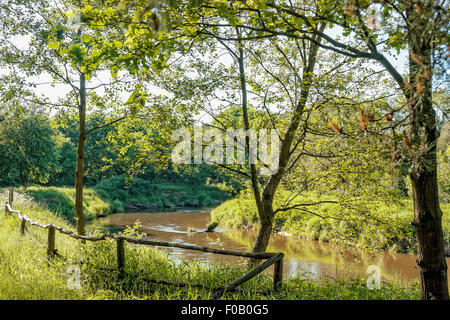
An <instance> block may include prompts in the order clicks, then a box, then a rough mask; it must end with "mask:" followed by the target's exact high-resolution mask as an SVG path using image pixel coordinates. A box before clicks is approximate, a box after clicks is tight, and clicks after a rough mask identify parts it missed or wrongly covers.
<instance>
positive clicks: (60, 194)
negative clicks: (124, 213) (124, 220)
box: [26, 186, 117, 222]
mask: <svg viewBox="0 0 450 320" xmlns="http://www.w3.org/2000/svg"><path fill="white" fill-rule="evenodd" d="M26 194H28V195H29V196H30V197H31V198H32V199H33V200H34V201H36V202H37V203H39V204H40V205H41V206H43V207H45V208H48V210H49V211H51V212H53V213H54V214H55V215H56V216H59V217H63V218H65V219H66V220H68V221H71V222H75V219H76V214H75V200H74V198H75V189H74V188H58V187H37V186H31V187H29V188H28V190H27V192H26ZM83 195H84V204H83V206H84V212H85V216H86V219H87V220H92V219H94V218H95V217H96V216H97V215H102V214H108V213H111V212H112V211H113V208H112V207H111V205H110V204H109V203H107V202H105V201H103V200H102V199H101V198H100V197H99V196H98V194H97V193H96V192H95V191H94V190H92V189H88V188H86V189H85V190H84V193H83ZM115 209H117V208H115Z"/></svg>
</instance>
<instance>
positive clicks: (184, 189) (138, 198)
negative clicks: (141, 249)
mask: <svg viewBox="0 0 450 320" xmlns="http://www.w3.org/2000/svg"><path fill="white" fill-rule="evenodd" d="M94 189H95V190H96V191H97V193H98V194H99V196H100V197H101V198H102V199H104V200H105V201H108V202H109V203H115V206H117V207H119V208H120V207H122V208H146V209H163V208H173V207H207V206H216V205H218V204H220V203H222V202H223V201H225V200H227V199H229V198H230V196H229V195H228V194H227V193H226V192H225V191H223V190H221V189H220V188H219V187H217V186H212V185H189V184H170V183H159V184H154V183H152V182H150V181H146V180H143V179H139V178H138V179H136V180H134V181H132V182H130V183H127V182H126V180H125V178H124V177H119V176H118V177H113V178H109V179H105V180H102V181H101V182H100V183H99V184H97V185H96V186H95V187H94Z"/></svg>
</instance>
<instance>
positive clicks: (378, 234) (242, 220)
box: [211, 191, 450, 253]
mask: <svg viewBox="0 0 450 320" xmlns="http://www.w3.org/2000/svg"><path fill="white" fill-rule="evenodd" d="M288 195H289V193H288V192H286V191H283V192H281V193H280V194H279V195H278V196H277V198H276V199H275V203H278V204H280V203H283V202H284V199H283V197H286V196H288ZM335 200H338V199H337V198H336V197H332V196H326V195H321V196H320V195H317V194H314V193H312V192H309V193H304V194H302V195H301V196H300V197H298V198H296V199H295V201H294V202H293V203H292V205H295V204H303V205H302V206H299V208H297V209H292V210H287V211H283V212H279V213H277V215H276V216H275V221H274V226H275V230H276V231H278V232H280V231H283V232H287V233H289V234H291V235H293V236H296V237H305V238H308V239H313V240H321V241H330V242H334V243H339V244H340V245H356V246H359V247H361V248H367V249H375V250H380V249H394V250H395V251H400V252H411V253H413V252H415V233H414V229H413V228H412V226H411V221H412V218H413V215H412V201H411V200H406V199H405V200H402V201H398V202H394V203H393V202H384V201H372V202H371V203H370V202H369V203H366V208H365V209H366V210H368V211H369V212H364V214H362V212H361V211H359V210H361V209H362V207H361V206H352V205H350V204H351V202H348V203H341V204H339V203H338V202H337V201H335ZM252 201H253V200H252V199H251V197H250V196H248V195H246V196H241V197H238V198H235V199H232V200H228V201H226V202H224V203H223V204H221V205H220V206H218V207H217V208H215V209H214V210H213V211H212V213H211V219H212V221H218V222H219V223H220V225H223V226H228V227H231V228H256V227H257V225H258V222H259V218H258V215H257V213H256V209H255V207H254V205H253V203H252ZM321 201H325V202H324V203H321V204H320V202H321ZM326 201H333V202H336V203H326ZM358 201H361V200H360V199H353V201H352V202H358ZM309 204H316V205H309ZM302 208H303V209H304V210H301V209H302ZM442 210H443V212H444V216H443V226H444V234H445V242H446V246H448V247H450V241H449V240H450V206H448V205H443V206H442Z"/></svg>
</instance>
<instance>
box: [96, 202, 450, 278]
mask: <svg viewBox="0 0 450 320" xmlns="http://www.w3.org/2000/svg"><path fill="white" fill-rule="evenodd" d="M209 212H210V210H208V209H205V210H199V209H195V210H180V211H170V212H169V211H168V212H134V213H121V214H113V215H110V216H107V217H104V218H98V219H96V221H95V222H94V224H95V226H103V227H105V228H107V229H109V230H112V231H114V230H115V229H120V228H121V227H124V226H129V225H133V224H134V223H135V222H136V221H139V222H140V224H141V227H140V228H139V230H140V231H141V232H144V233H146V234H147V237H148V238H149V239H153V240H161V241H172V242H181V243H189V244H194V245H200V246H208V247H214V248H221V249H228V250H237V251H251V248H252V246H253V244H254V242H255V239H256V233H255V231H251V230H226V229H224V228H220V226H219V227H217V228H216V229H215V232H193V231H195V230H196V231H203V230H205V229H206V226H207V225H208V223H209V222H210V213H209ZM163 250H167V251H168V252H169V254H170V255H171V256H172V257H173V258H174V259H177V260H181V259H189V260H194V261H197V262H201V263H206V264H233V265H236V264H241V263H242V264H245V263H246V261H247V259H245V258H239V257H232V256H225V255H218V254H212V253H207V252H199V251H192V250H184V249H178V248H164V249H163ZM267 251H271V252H283V253H284V254H285V258H284V277H290V276H295V275H302V276H303V277H308V278H310V279H314V280H318V279H320V278H322V277H331V278H333V279H342V278H348V277H352V278H355V277H364V278H367V277H368V276H369V275H370V274H368V273H366V271H367V268H368V266H370V265H376V266H378V267H379V268H380V270H381V277H382V280H384V281H389V282H394V283H396V284H397V285H400V286H405V285H407V284H409V283H411V282H412V281H415V280H418V269H417V266H416V258H417V257H416V256H414V255H410V254H401V253H395V254H393V253H389V252H382V253H376V254H374V253H370V252H368V251H365V250H359V249H354V248H353V249H344V248H340V247H339V246H337V245H333V244H330V243H325V242H319V241H312V240H305V239H298V238H294V237H291V236H289V235H280V234H277V235H274V237H273V238H272V240H271V242H270V245H269V248H268V250H267ZM447 265H448V266H450V258H447ZM270 271H271V269H269V272H270ZM372 272H373V271H372Z"/></svg>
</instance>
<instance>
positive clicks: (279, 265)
mask: <svg viewBox="0 0 450 320" xmlns="http://www.w3.org/2000/svg"><path fill="white" fill-rule="evenodd" d="M9 191H10V193H9V200H10V201H11V202H12V200H13V196H12V193H13V190H12V189H10V190H9ZM11 202H6V204H5V212H6V213H8V214H15V215H16V216H17V217H18V218H19V220H20V234H22V235H24V234H25V231H26V224H27V223H28V224H30V225H32V226H36V227H39V228H42V229H47V230H48V241H47V254H48V256H49V258H50V259H51V258H53V257H54V255H55V252H56V243H55V231H56V230H57V231H58V232H60V233H62V234H65V235H68V236H69V237H72V238H74V239H77V240H83V241H102V240H106V239H113V240H116V243H117V269H118V272H119V278H120V279H123V277H124V275H125V260H126V259H125V242H129V243H133V244H138V245H147V246H159V247H172V248H181V249H187V250H196V251H203V252H210V253H214V254H222V255H231V256H237V257H245V258H252V259H255V260H262V259H267V260H266V261H264V262H263V263H261V264H259V265H257V266H256V267H255V268H253V269H252V270H250V271H249V272H248V273H247V274H245V275H243V276H241V277H240V278H238V279H236V280H235V281H233V282H232V283H231V284H229V285H228V286H225V287H223V288H220V289H219V290H217V291H216V292H215V293H214V294H213V295H212V299H219V298H220V297H221V296H222V295H223V294H224V293H225V292H227V291H233V290H234V289H236V288H237V287H238V286H239V285H241V284H243V283H245V282H247V281H249V280H250V279H252V278H253V277H255V276H256V275H258V274H260V273H261V272H263V271H264V270H266V269H267V268H269V267H270V266H271V265H274V274H273V288H274V290H275V291H279V290H281V288H282V281H283V257H284V254H283V253H281V252H261V253H254V252H240V251H233V250H225V249H216V248H210V247H204V246H196V245H192V244H184V243H177V242H165V241H156V240H148V239H135V238H130V237H125V236H120V235H115V234H104V235H101V236H96V237H91V236H82V235H78V234H75V233H73V232H72V231H69V230H65V229H63V228H61V227H59V226H56V225H54V224H46V225H44V224H41V223H38V222H36V221H34V220H32V219H30V218H28V217H27V216H25V215H23V214H22V213H21V212H20V211H18V210H13V209H12V207H11Z"/></svg>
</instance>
